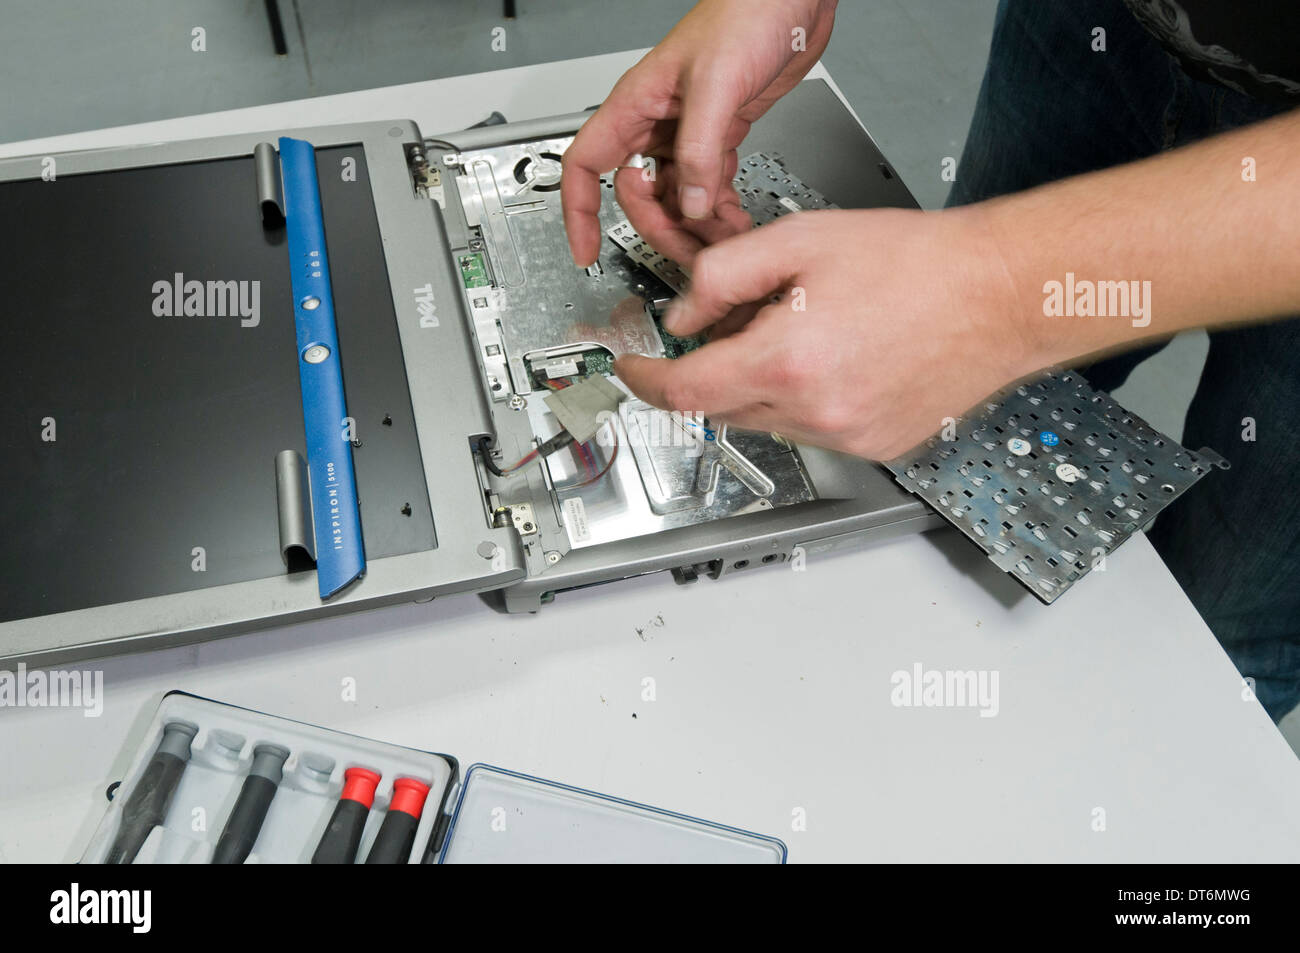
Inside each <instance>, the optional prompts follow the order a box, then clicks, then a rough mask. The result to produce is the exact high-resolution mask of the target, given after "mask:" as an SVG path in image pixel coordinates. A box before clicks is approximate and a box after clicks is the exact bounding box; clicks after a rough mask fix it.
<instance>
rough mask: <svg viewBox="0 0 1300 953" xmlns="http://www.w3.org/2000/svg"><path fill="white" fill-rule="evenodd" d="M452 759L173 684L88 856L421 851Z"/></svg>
mask: <svg viewBox="0 0 1300 953" xmlns="http://www.w3.org/2000/svg"><path fill="white" fill-rule="evenodd" d="M456 773H457V765H456V762H455V761H454V760H453V759H448V758H444V757H442V756H440V755H436V754H432V753H430V752H425V751H416V750H414V749H411V748H402V747H398V746H397V745H390V744H384V743H382V742H378V741H372V740H370V739H367V738H358V737H355V736H352V735H347V734H343V733H342V732H337V731H330V730H328V729H325V728H319V727H316V726H314V725H305V724H302V723H299V722H295V721H290V720H288V719H285V718H277V717H274V716H271V715H265V714H262V713H261V712H255V711H249V710H247V709H244V708H236V707H234V706H232V705H226V704H222V703H220V702H214V701H209V700H208V699H204V698H197V697H195V696H193V695H187V694H184V693H181V692H173V693H171V694H169V695H167V696H166V698H164V699H163V702H162V705H161V706H160V707H159V710H158V713H157V714H156V715H155V717H154V719H153V723H152V724H151V725H150V730H149V732H148V733H147V739H146V741H145V743H144V745H143V746H142V747H141V749H140V750H139V752H138V754H137V756H136V758H135V762H134V764H132V766H131V768H130V770H129V771H128V773H127V775H126V777H125V779H124V781H123V783H122V784H121V785H120V786H118V788H117V790H116V791H115V792H113V797H112V802H111V804H110V807H109V809H108V813H107V814H106V815H105V816H104V819H103V821H102V822H101V824H100V826H99V829H98V830H97V831H96V832H95V835H94V837H93V839H92V840H91V843H90V846H89V847H88V848H87V850H86V852H85V854H84V855H83V857H82V860H83V862H87V863H106V864H129V863H213V864H239V863H259V862H260V863H307V862H311V863H319V864H350V863H362V862H364V863H370V864H375V863H382V864H399V863H403V864H404V863H419V862H421V861H424V860H427V859H429V858H428V857H427V856H426V854H427V851H428V850H429V848H430V845H431V844H432V843H433V842H434V839H435V835H436V834H438V833H440V832H439V831H437V830H436V828H437V826H438V822H439V820H440V819H441V820H442V821H443V826H444V827H445V821H446V815H445V814H443V813H442V810H441V807H442V799H443V798H445V797H446V795H447V793H448V792H449V791H450V790H451V789H452V785H453V781H454V779H455V777H456Z"/></svg>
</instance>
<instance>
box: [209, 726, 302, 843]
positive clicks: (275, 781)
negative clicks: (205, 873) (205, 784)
mask: <svg viewBox="0 0 1300 953" xmlns="http://www.w3.org/2000/svg"><path fill="white" fill-rule="evenodd" d="M288 757H289V749H288V748H284V747H281V746H280V745H273V744H260V745H258V746H257V747H256V748H254V749H253V763H252V765H251V766H250V767H249V769H248V776H247V777H246V778H244V783H243V785H242V786H241V787H240V789H239V797H238V798H237V799H236V800H235V806H234V807H233V808H231V810H230V817H228V818H227V819H226V826H225V828H223V829H222V831H221V837H220V838H219V839H218V840H217V846H216V849H215V850H214V851H213V852H212V862H213V863H214V864H242V863H243V862H244V861H245V860H247V859H248V855H249V854H250V853H252V851H253V845H254V844H255V843H257V835H258V833H259V832H260V831H261V830H262V824H263V822H264V821H265V820H266V812H267V811H268V810H270V808H271V800H272V798H274V797H275V792H276V789H277V788H278V787H279V786H280V781H281V779H282V778H283V777H284V762H285V760H286V759H287V758H288Z"/></svg>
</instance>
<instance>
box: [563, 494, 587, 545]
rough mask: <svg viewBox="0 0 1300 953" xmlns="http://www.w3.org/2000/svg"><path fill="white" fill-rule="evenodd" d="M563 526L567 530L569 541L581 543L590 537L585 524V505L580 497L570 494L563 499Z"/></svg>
mask: <svg viewBox="0 0 1300 953" xmlns="http://www.w3.org/2000/svg"><path fill="white" fill-rule="evenodd" d="M564 528H565V529H567V530H568V531H569V542H571V543H583V542H586V541H587V540H588V539H590V538H591V529H590V528H589V527H588V526H587V507H586V506H585V505H583V502H582V498H581V497H578V496H571V497H569V498H568V499H567V500H565V501H564Z"/></svg>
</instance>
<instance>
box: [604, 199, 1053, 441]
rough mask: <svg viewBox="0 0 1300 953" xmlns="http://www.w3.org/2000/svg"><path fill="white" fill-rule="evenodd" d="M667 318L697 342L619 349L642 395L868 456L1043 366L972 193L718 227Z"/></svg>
mask: <svg viewBox="0 0 1300 953" xmlns="http://www.w3.org/2000/svg"><path fill="white" fill-rule="evenodd" d="M774 295H779V296H780V297H779V298H777V299H776V300H774V301H773V300H771V299H772V296H774ZM664 326H665V328H666V329H667V330H669V331H670V332H672V333H674V334H680V335H691V334H698V333H700V332H701V331H705V330H706V329H707V330H708V331H709V343H707V344H706V345H704V346H703V347H701V348H699V349H698V350H696V351H693V352H691V353H689V354H686V355H684V356H682V357H680V358H677V359H675V360H664V359H652V358H647V357H639V356H635V355H628V356H624V357H621V358H619V360H618V361H617V362H616V364H615V372H616V373H617V374H618V376H619V378H620V379H621V380H622V381H623V382H624V383H625V384H627V385H628V387H630V388H631V389H632V390H633V391H634V392H635V393H636V394H637V396H639V397H641V398H642V399H643V400H646V401H647V402H649V403H651V404H654V405H655V406H657V407H661V408H664V409H668V410H679V411H691V412H700V413H703V414H705V415H707V416H708V417H709V418H710V420H712V421H718V422H724V423H728V424H730V425H732V426H734V427H739V428H742V429H747V430H766V431H774V432H777V433H780V434H782V435H784V436H786V437H789V438H791V439H793V440H796V441H799V442H802V443H809V444H816V445H819V446H823V447H828V448H830V449H832V450H840V451H843V452H846V453H851V454H856V455H858V456H863V457H868V458H871V459H876V460H887V459H892V458H893V457H895V456H898V455H899V454H901V453H903V452H905V451H907V450H909V449H911V448H912V447H913V446H915V445H916V444H918V443H920V442H921V441H922V440H924V439H925V438H926V437H928V436H930V435H931V434H933V433H935V432H936V431H938V430H940V429H941V428H942V426H943V425H944V419H945V418H947V417H958V416H960V415H961V414H962V413H964V412H965V411H967V410H968V409H969V408H971V407H972V406H973V405H975V404H976V403H977V402H978V401H980V400H981V399H982V398H984V397H986V396H988V395H989V394H991V393H993V392H994V391H995V390H997V389H998V388H999V387H1001V386H1003V385H1005V384H1007V383H1009V382H1011V381H1012V380H1015V379H1017V378H1019V377H1021V376H1023V375H1025V374H1028V373H1030V372H1032V371H1034V370H1037V369H1038V368H1039V367H1041V366H1042V364H1040V363H1038V361H1039V357H1038V354H1037V353H1036V350H1035V348H1034V347H1033V346H1031V344H1030V343H1029V336H1028V335H1027V334H1025V333H1024V330H1023V322H1022V321H1021V320H1020V319H1019V317H1018V316H1017V302H1016V294H1015V291H1014V288H1013V286H1012V283H1011V280H1010V278H1009V277H1008V275H1007V272H1006V269H1005V267H1004V265H1003V263H1002V260H1001V257H1000V255H999V253H998V251H997V249H996V247H995V246H994V244H993V242H992V240H991V239H990V237H989V234H988V232H987V230H986V229H985V228H984V226H983V224H982V220H981V218H980V216H979V213H978V212H977V211H973V210H969V209H955V210H951V211H946V212H939V213H933V212H919V211H910V210H901V209H873V210H866V211H808V212H799V213H797V214H795V215H791V216H788V217H786V218H782V219H779V220H777V221H775V222H773V223H771V224H769V225H764V226H762V227H761V228H758V229H755V230H753V231H750V232H747V233H745V234H742V235H737V236H736V237H734V238H728V239H725V240H724V241H722V242H719V243H718V244H716V245H712V246H710V247H708V248H706V249H704V250H703V251H701V252H700V253H699V254H698V255H697V256H696V258H695V260H694V262H693V264H692V275H691V286H690V289H689V293H688V294H686V295H685V296H683V297H682V298H680V299H679V300H678V301H677V302H676V303H675V304H674V306H673V309H672V310H671V311H670V313H669V314H668V315H667V316H666V317H665V321H664ZM1043 363H1046V362H1045V361H1044V362H1043Z"/></svg>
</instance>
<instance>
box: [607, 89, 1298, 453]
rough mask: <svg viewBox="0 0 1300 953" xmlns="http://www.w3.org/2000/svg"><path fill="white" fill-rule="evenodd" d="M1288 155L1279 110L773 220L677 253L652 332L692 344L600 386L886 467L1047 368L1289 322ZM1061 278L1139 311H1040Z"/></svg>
mask: <svg viewBox="0 0 1300 953" xmlns="http://www.w3.org/2000/svg"><path fill="white" fill-rule="evenodd" d="M1297 154H1300V113H1292V114H1290V115H1286V116H1282V117H1278V118H1276V119H1274V120H1270V121H1268V122H1265V123H1259V124H1256V125H1253V126H1250V127H1248V128H1245V129H1242V130H1238V131H1236V132H1233V133H1231V134H1227V135H1223V136H1219V137H1216V138H1214V139H1211V140H1208V141H1206V142H1202V143H1199V144H1197V145H1194V146H1189V147H1186V148H1183V149H1180V150H1177V151H1175V152H1172V153H1168V154H1165V155H1161V156H1158V157H1155V158H1152V159H1148V160H1144V161H1141V162H1136V163H1132V164H1130V165H1126V166H1121V167H1118V168H1114V169H1110V170H1106V171H1103V172H1097V173H1092V174H1089V175H1085V176H1080V177H1077V178H1073V179H1068V180H1064V181H1061V182H1058V183H1053V184H1051V185H1047V186H1043V187H1040V188H1037V189H1033V190H1030V191H1027V192H1023V193H1020V194H1017V195H1011V196H1006V197H1004V198H1000V199H997V200H994V201H990V202H985V203H980V204H977V205H972V206H967V207H965V208H959V209H952V210H949V211H945V212H940V213H928V212H913V211H900V210H895V209H875V210H867V211H838V212H803V213H800V214H798V215H794V216H789V217H787V218H785V219H781V220H779V221H777V222H774V223H772V224H771V225H767V226H764V227H763V228H761V229H757V230H754V231H751V232H748V233H745V234H742V235H738V236H735V237H733V238H728V239H726V240H724V241H722V242H719V243H718V244H716V245H713V246H711V247H709V248H706V249H705V250H704V251H702V252H700V253H699V255H698V256H697V257H696V260H695V262H694V271H693V280H692V286H691V290H690V293H689V294H688V295H686V296H685V297H684V298H682V299H681V300H680V301H679V302H678V303H677V307H676V310H675V312H674V313H672V314H670V315H669V317H668V318H667V319H666V320H667V323H668V326H669V329H670V330H672V331H675V332H677V333H682V334H692V333H698V332H700V331H703V330H706V329H709V331H710V336H711V340H710V343H709V344H708V345H706V346H705V347H703V348H700V349H699V350H697V351H695V352H693V353H691V354H688V355H686V356H685V357H682V358H679V359H677V360H675V361H666V360H652V359H649V358H644V357H624V358H621V359H620V360H619V361H618V363H617V372H618V374H619V376H620V377H621V378H622V380H623V381H624V382H625V383H626V384H628V386H629V387H631V388H632V389H633V390H634V391H635V392H636V393H637V394H638V395H640V396H641V397H643V398H644V399H646V400H648V401H649V402H650V403H653V404H656V405H657V406H660V407H667V408H671V409H675V410H692V411H700V412H703V413H707V414H710V415H712V416H713V417H715V418H717V419H721V420H724V421H728V422H730V423H733V424H734V425H736V426H739V427H745V428H750V429H759V430H774V431H777V432H780V433H783V434H785V435H787V436H789V437H792V438H794V439H796V440H799V441H802V442H807V443H814V444H818V445H821V446H826V447H830V448H832V449H836V450H842V451H845V452H848V453H854V454H858V455H861V456H865V457H870V458H874V459H889V458H892V457H894V456H896V455H898V454H900V453H902V452H904V451H906V450H908V449H909V448H911V447H912V446H915V445H916V444H917V443H919V442H920V441H921V440H923V439H924V438H925V437H927V436H929V435H930V434H932V433H934V432H935V431H937V430H938V429H939V428H940V427H941V426H942V422H943V420H944V418H945V417H949V416H954V417H955V416H958V415H960V414H961V413H963V412H964V411H966V410H967V409H969V408H970V407H971V406H973V405H974V404H976V403H977V402H978V401H979V400H981V399H982V398H984V397H986V396H987V395H989V394H990V393H992V392H993V391H995V390H997V389H998V388H999V387H1002V386H1004V385H1006V384H1008V383H1010V382H1012V381H1014V380H1017V379H1019V378H1021V377H1024V376H1027V375H1029V374H1031V373H1033V372H1035V371H1037V370H1039V369H1041V368H1043V367H1046V366H1048V365H1052V364H1059V363H1066V362H1070V361H1073V360H1075V359H1077V358H1080V357H1083V356H1085V355H1089V354H1096V353H1098V352H1102V351H1105V350H1108V349H1116V348H1124V347H1129V346H1132V345H1134V344H1136V343H1137V342H1139V341H1140V340H1142V339H1144V338H1149V337H1153V336H1168V335H1171V334H1173V333H1176V332H1178V331H1181V330H1184V329H1187V328H1192V327H1201V326H1206V325H1210V324H1216V325H1223V324H1232V323H1241V322H1246V321H1251V320H1260V319H1267V318H1271V317H1278V316H1281V315H1286V314H1289V313H1296V312H1300V267H1297V265H1296V256H1297V252H1300V163H1298V162H1297V161H1296V160H1295V156H1296V155H1297ZM1246 156H1250V157H1253V158H1254V159H1255V160H1256V167H1257V169H1258V181H1255V182H1246V181H1243V179H1242V174H1241V173H1242V168H1243V167H1242V159H1243V157H1246ZM1067 273H1073V274H1074V276H1075V278H1076V279H1077V280H1079V281H1091V282H1101V281H1119V280H1123V281H1125V282H1131V281H1138V282H1139V286H1141V285H1142V283H1143V282H1146V281H1149V282H1151V284H1150V296H1149V298H1150V300H1149V301H1148V300H1146V299H1145V297H1144V298H1143V300H1142V301H1141V304H1142V306H1143V308H1144V309H1146V314H1145V315H1141V316H1139V315H1137V314H1133V315H1132V316H1131V317H1100V316H1093V317H1086V316H1080V315H1077V314H1076V315H1074V316H1059V317H1054V316H1049V315H1047V314H1045V306H1046V303H1047V299H1048V297H1049V294H1048V289H1049V287H1050V286H1049V285H1048V283H1049V282H1052V281H1056V282H1060V283H1062V285H1064V284H1065V283H1066V281H1067ZM773 294H779V295H780V298H779V299H778V300H776V301H775V302H769V301H768V299H769V297H770V296H771V295H773ZM1135 304H1136V301H1130V302H1129V305H1130V312H1133V311H1135V309H1134V307H1133V306H1134V305H1135ZM921 384H924V386H919V385H921Z"/></svg>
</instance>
